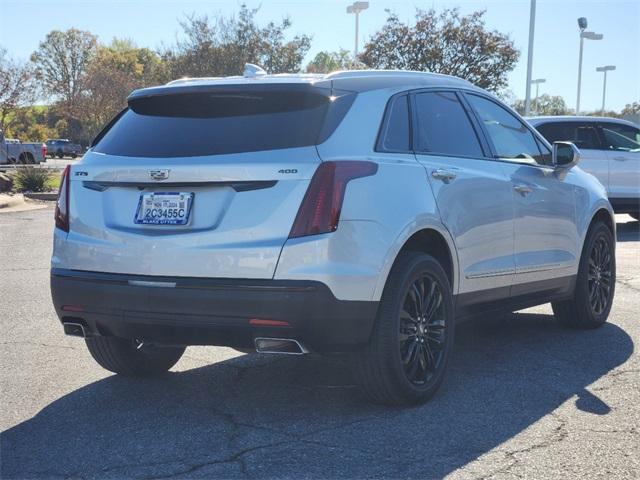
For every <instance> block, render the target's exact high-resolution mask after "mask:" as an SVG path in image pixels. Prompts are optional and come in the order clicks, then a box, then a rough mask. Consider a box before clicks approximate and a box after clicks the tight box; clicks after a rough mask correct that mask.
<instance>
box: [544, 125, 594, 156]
mask: <svg viewBox="0 0 640 480" xmlns="http://www.w3.org/2000/svg"><path fill="white" fill-rule="evenodd" d="M536 129H537V130H538V131H539V132H540V134H541V135H542V136H543V137H544V138H546V139H547V141H548V142H549V143H553V142H573V143H574V144H575V146H576V147H578V148H580V149H582V150H593V149H599V148H602V147H601V146H600V140H599V138H598V132H597V131H596V128H595V124H589V123H574V122H555V123H545V124H544V125H539V126H538V127H536Z"/></svg>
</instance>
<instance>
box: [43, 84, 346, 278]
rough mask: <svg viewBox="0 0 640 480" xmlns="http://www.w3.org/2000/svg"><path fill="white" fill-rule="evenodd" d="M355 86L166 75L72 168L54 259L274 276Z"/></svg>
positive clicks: (81, 265) (74, 264) (153, 270)
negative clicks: (236, 82)
mask: <svg viewBox="0 0 640 480" xmlns="http://www.w3.org/2000/svg"><path fill="white" fill-rule="evenodd" d="M352 101H353V96H352V94H347V93H344V92H334V91H332V90H331V89H327V88H318V87H314V86H313V85H311V84H291V85H287V84H276V85H264V84H263V85H261V84H251V85H241V86H233V85H223V86H218V87H212V86H206V87H203V86H198V87H195V88H194V87H189V88H179V87H163V88H156V89H151V90H142V91H140V92H134V94H133V95H132V96H131V97H130V99H129V107H128V108H127V109H126V110H125V111H123V112H122V113H121V114H120V115H119V116H118V117H116V118H115V119H114V121H112V122H111V123H110V124H109V125H108V126H107V127H106V128H105V130H104V131H103V132H101V134H100V135H99V136H98V137H97V138H96V141H94V146H93V147H92V148H91V149H90V150H89V152H88V153H87V154H86V155H85V157H84V159H83V161H82V162H81V163H79V164H77V165H75V166H74V167H72V169H71V171H70V179H71V183H70V203H69V204H70V222H69V223H70V230H69V234H68V236H67V239H66V242H64V248H61V249H57V251H56V252H55V254H54V266H60V267H62V268H71V269H76V270H86V271H97V272H113V273H126V274H137V275H154V276H188V277H218V278H263V279H267V278H272V277H273V275H274V273H275V268H276V265H277V261H278V258H279V255H280V251H281V249H282V246H283V245H284V243H285V241H286V239H287V238H288V235H289V232H290V230H291V226H292V224H293V221H294V219H295V216H296V213H297V211H298V207H299V206H300V203H301V201H302V198H303V197H304V194H305V192H306V189H307V186H308V184H309V181H310V179H311V177H312V176H313V173H314V172H315V170H316V168H317V166H318V164H319V163H320V162H321V160H320V158H319V156H318V154H317V150H316V148H315V145H316V144H317V143H319V142H321V141H323V139H324V138H326V137H328V136H329V135H330V134H331V133H332V132H333V130H334V129H335V127H336V126H337V124H338V123H339V122H340V120H341V119H342V117H343V116H344V114H345V113H346V111H347V110H348V108H349V106H350V104H351V102H352Z"/></svg>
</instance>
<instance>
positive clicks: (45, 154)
mask: <svg viewBox="0 0 640 480" xmlns="http://www.w3.org/2000/svg"><path fill="white" fill-rule="evenodd" d="M42 159H43V160H46V159H47V145H46V144H44V143H43V144H42Z"/></svg>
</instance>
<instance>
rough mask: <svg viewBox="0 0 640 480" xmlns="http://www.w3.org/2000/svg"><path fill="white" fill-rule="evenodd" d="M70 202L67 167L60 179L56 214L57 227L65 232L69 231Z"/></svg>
mask: <svg viewBox="0 0 640 480" xmlns="http://www.w3.org/2000/svg"><path fill="white" fill-rule="evenodd" d="M69 200H70V198H69V165H67V166H66V167H65V169H64V172H63V173H62V178H61V179H60V189H59V190H58V201H57V203H56V214H55V215H56V216H55V218H56V227H57V228H59V229H60V230H64V231H65V232H68V231H69Z"/></svg>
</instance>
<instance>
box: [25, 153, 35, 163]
mask: <svg viewBox="0 0 640 480" xmlns="http://www.w3.org/2000/svg"><path fill="white" fill-rule="evenodd" d="M27 163H28V164H31V165H33V164H35V163H36V160H35V159H34V158H33V155H31V154H30V153H27Z"/></svg>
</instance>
